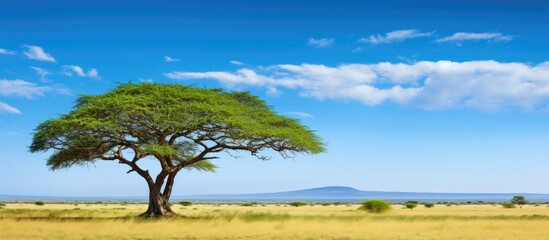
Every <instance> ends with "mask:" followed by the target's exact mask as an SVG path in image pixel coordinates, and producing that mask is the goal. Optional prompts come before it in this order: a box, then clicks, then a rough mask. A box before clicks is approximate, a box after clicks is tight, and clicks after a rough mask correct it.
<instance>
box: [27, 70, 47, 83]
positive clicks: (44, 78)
mask: <svg viewBox="0 0 549 240" xmlns="http://www.w3.org/2000/svg"><path fill="white" fill-rule="evenodd" d="M30 68H31V69H32V70H34V71H35V72H36V75H38V76H39V77H40V81H42V82H50V80H49V79H48V75H51V73H50V72H49V71H48V70H46V69H43V68H39V67H30Z"/></svg>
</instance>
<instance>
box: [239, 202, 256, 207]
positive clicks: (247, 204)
mask: <svg viewBox="0 0 549 240" xmlns="http://www.w3.org/2000/svg"><path fill="white" fill-rule="evenodd" d="M255 205H257V203H256V202H250V203H242V204H240V206H243V207H253V206H255Z"/></svg>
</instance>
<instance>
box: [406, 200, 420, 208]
mask: <svg viewBox="0 0 549 240" xmlns="http://www.w3.org/2000/svg"><path fill="white" fill-rule="evenodd" d="M404 206H405V207H406V208H408V209H410V210H412V209H414V208H416V207H417V202H416V201H408V202H406V203H405V204H404Z"/></svg>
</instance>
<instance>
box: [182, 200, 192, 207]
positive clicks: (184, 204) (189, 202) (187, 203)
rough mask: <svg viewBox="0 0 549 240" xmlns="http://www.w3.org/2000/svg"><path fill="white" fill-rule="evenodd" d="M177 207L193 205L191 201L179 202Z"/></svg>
mask: <svg viewBox="0 0 549 240" xmlns="http://www.w3.org/2000/svg"><path fill="white" fill-rule="evenodd" d="M179 205H182V206H191V205H193V203H192V202H191V201H181V202H179Z"/></svg>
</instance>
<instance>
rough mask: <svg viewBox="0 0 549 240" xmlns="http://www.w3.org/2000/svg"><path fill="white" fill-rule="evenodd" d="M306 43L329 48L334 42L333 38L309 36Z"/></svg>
mask: <svg viewBox="0 0 549 240" xmlns="http://www.w3.org/2000/svg"><path fill="white" fill-rule="evenodd" d="M307 44H309V46H313V47H316V48H330V47H332V46H333V45H334V44H335V40H334V39H333V38H320V39H315V38H309V40H308V41H307Z"/></svg>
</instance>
